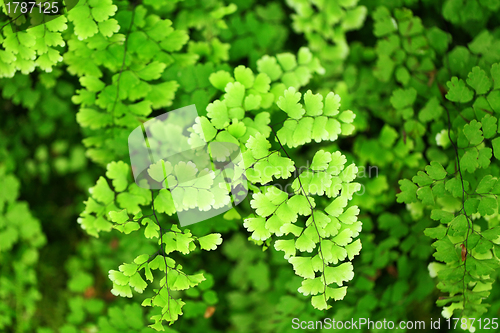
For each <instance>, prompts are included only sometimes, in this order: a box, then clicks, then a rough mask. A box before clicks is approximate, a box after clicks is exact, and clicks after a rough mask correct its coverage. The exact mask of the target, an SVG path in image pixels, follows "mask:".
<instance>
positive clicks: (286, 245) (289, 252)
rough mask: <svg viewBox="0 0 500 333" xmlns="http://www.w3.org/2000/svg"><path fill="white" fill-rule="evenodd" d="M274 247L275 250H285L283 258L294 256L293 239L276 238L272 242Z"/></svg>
mask: <svg viewBox="0 0 500 333" xmlns="http://www.w3.org/2000/svg"><path fill="white" fill-rule="evenodd" d="M274 248H275V249H276V251H283V252H285V259H289V258H290V257H292V256H295V240H293V239H288V240H283V239H280V240H277V241H276V242H275V243H274Z"/></svg>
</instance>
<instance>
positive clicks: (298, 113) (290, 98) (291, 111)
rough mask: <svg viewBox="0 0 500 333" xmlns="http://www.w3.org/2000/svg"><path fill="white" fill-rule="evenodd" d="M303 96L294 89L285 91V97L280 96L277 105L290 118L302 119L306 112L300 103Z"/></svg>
mask: <svg viewBox="0 0 500 333" xmlns="http://www.w3.org/2000/svg"><path fill="white" fill-rule="evenodd" d="M300 97H301V94H300V92H297V91H296V90H295V88H294V87H290V88H288V89H287V90H285V92H284V95H283V96H280V98H279V100H278V102H277V103H276V104H277V105H278V107H279V108H280V109H281V110H283V111H284V112H286V113H287V114H288V116H289V117H290V118H293V119H300V118H302V116H303V115H304V113H305V112H306V111H305V110H304V109H303V108H302V105H301V104H300V103H299V101H300Z"/></svg>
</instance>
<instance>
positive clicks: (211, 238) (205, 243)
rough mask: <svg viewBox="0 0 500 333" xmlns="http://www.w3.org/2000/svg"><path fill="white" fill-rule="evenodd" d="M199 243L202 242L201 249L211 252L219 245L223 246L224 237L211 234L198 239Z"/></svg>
mask: <svg viewBox="0 0 500 333" xmlns="http://www.w3.org/2000/svg"><path fill="white" fill-rule="evenodd" d="M198 242H200V247H201V248H202V249H203V250H206V251H210V250H215V249H216V248H217V246H218V245H221V244H222V236H221V234H218V233H217V234H209V235H206V236H203V237H200V238H198Z"/></svg>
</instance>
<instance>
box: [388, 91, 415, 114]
mask: <svg viewBox="0 0 500 333" xmlns="http://www.w3.org/2000/svg"><path fill="white" fill-rule="evenodd" d="M416 98H417V91H416V90H415V89H414V88H409V89H397V90H394V91H393V93H392V96H391V104H392V106H393V107H394V108H395V109H398V110H400V109H403V108H405V107H408V106H411V105H413V103H415V100H416Z"/></svg>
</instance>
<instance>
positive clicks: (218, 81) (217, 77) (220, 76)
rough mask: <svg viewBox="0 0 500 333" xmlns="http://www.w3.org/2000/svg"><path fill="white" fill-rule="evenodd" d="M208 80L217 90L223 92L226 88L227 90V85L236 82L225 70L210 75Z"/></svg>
mask: <svg viewBox="0 0 500 333" xmlns="http://www.w3.org/2000/svg"><path fill="white" fill-rule="evenodd" d="M208 80H209V81H210V83H211V84H212V85H213V86H214V87H215V88H217V89H219V90H221V91H224V88H226V85H227V84H228V83H229V82H234V79H233V77H232V76H231V74H229V73H228V72H226V71H224V70H220V71H218V72H215V73H212V74H210V77H209V78H208Z"/></svg>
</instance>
